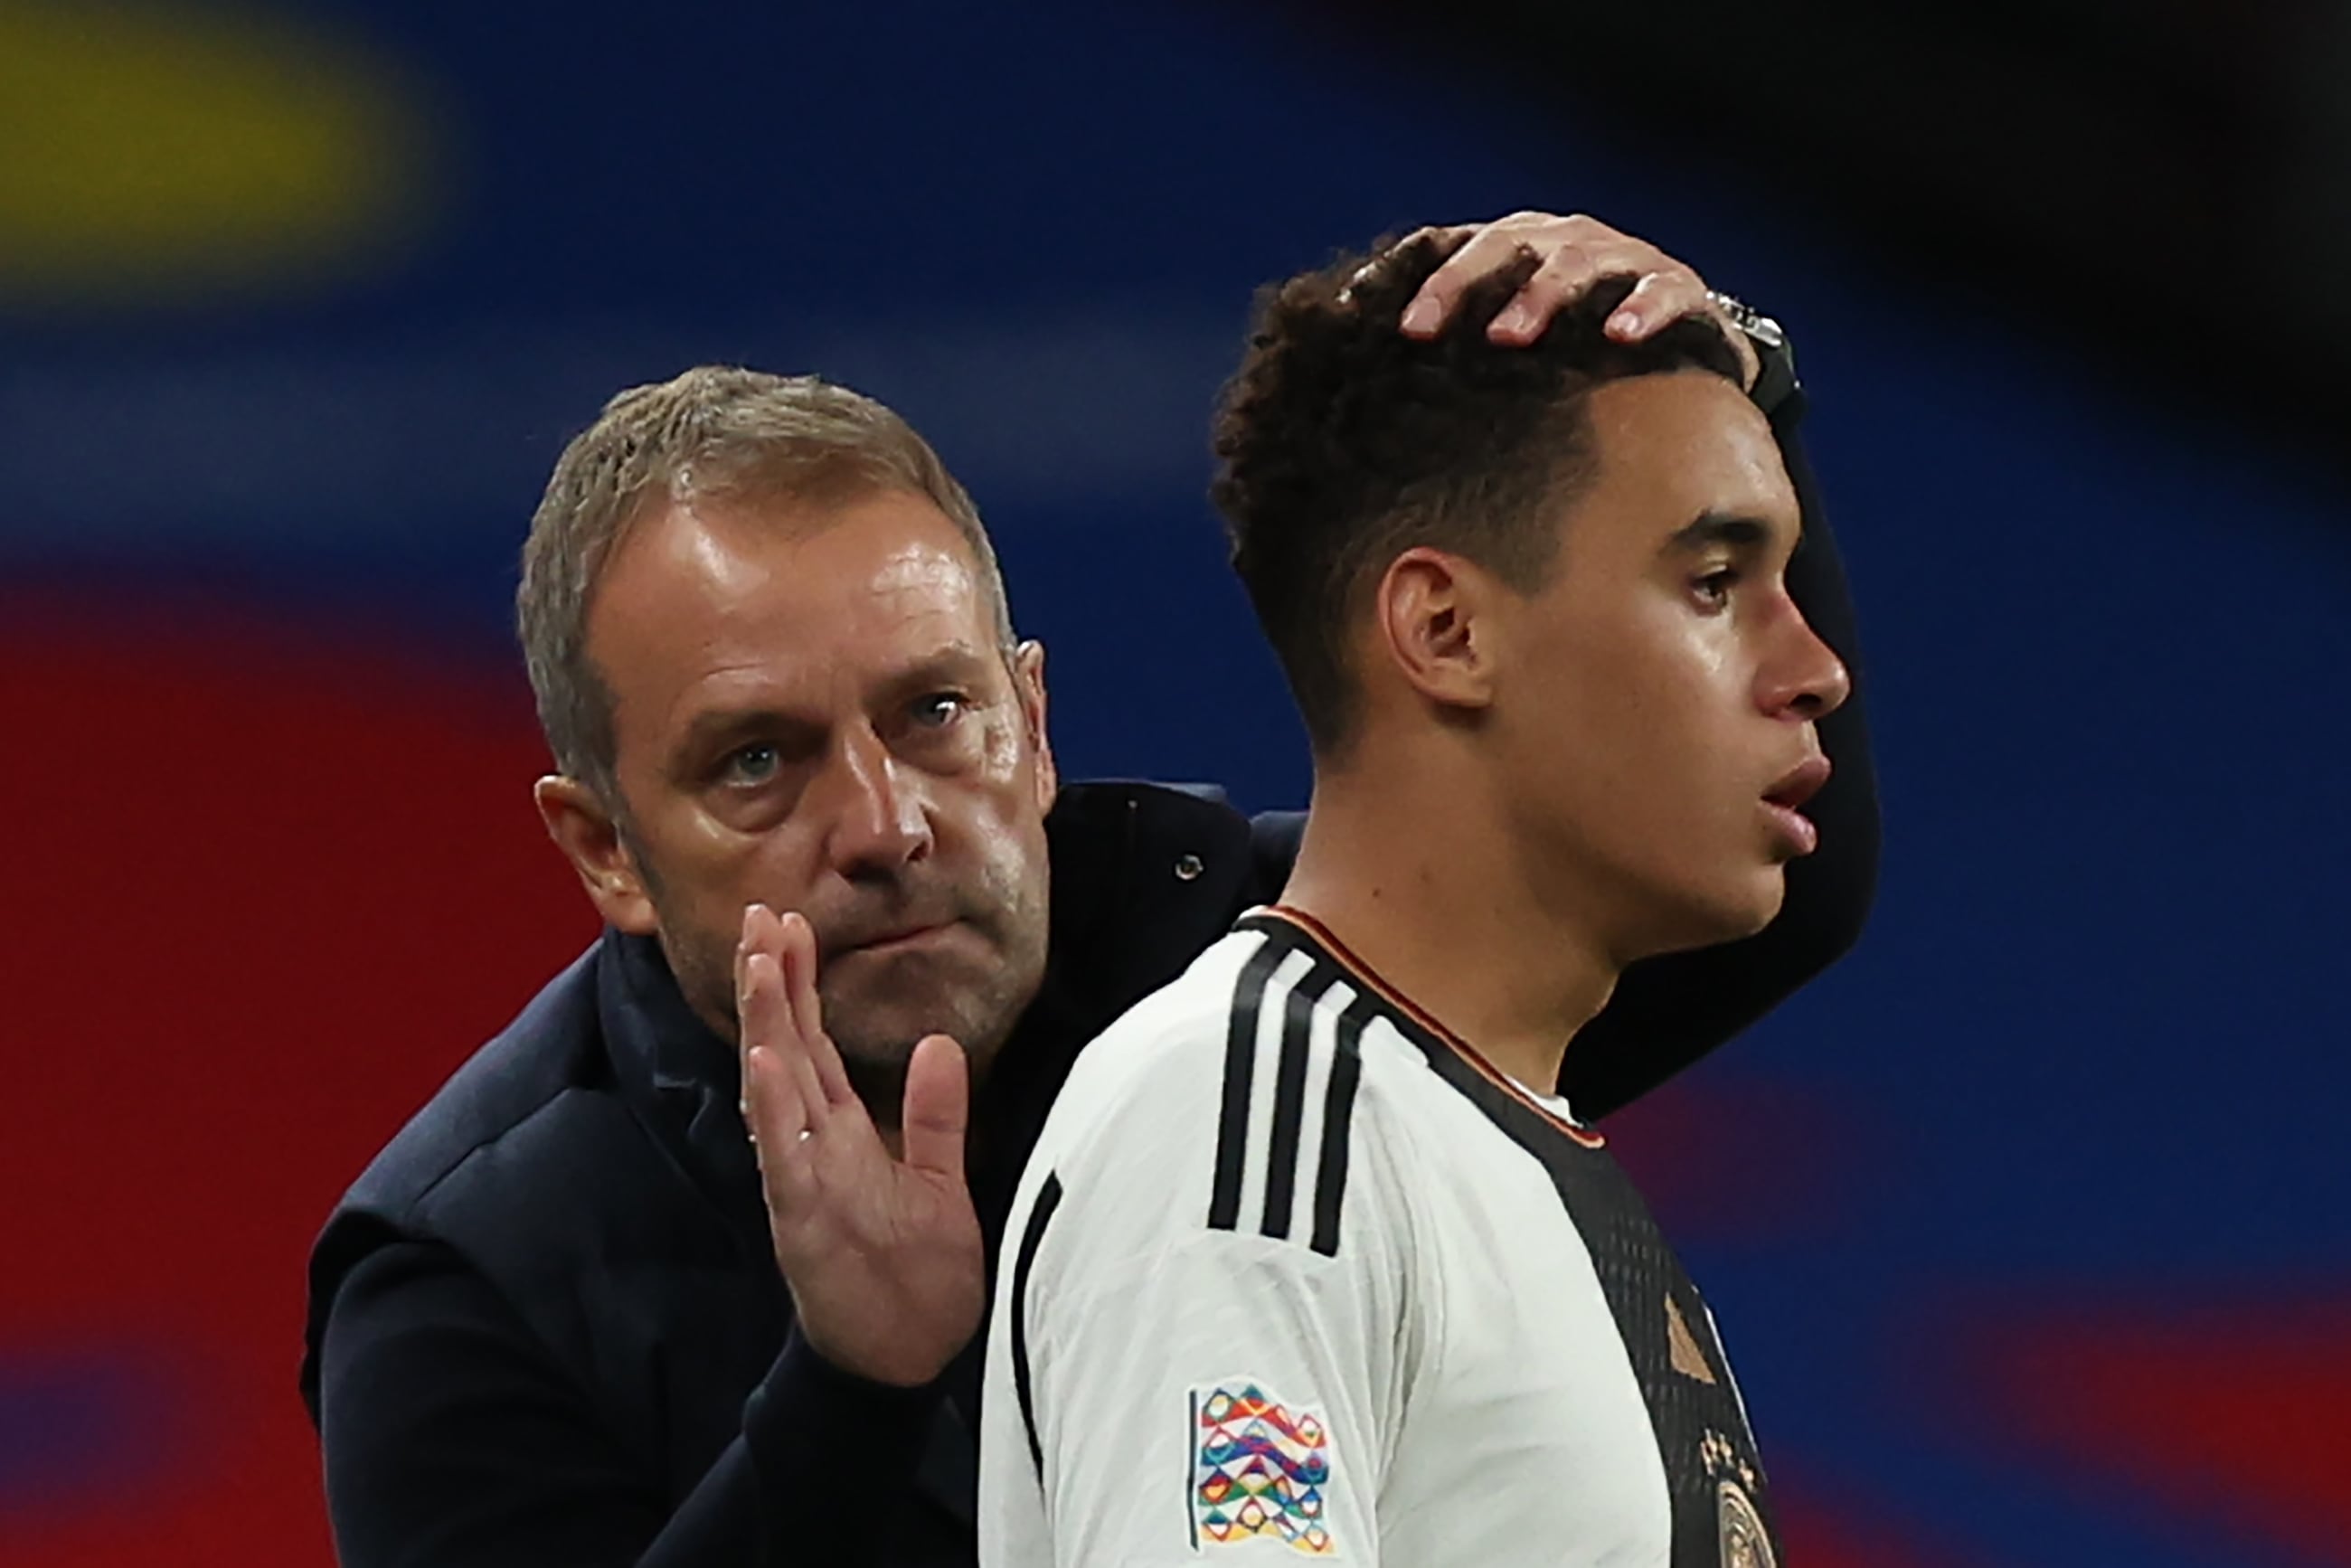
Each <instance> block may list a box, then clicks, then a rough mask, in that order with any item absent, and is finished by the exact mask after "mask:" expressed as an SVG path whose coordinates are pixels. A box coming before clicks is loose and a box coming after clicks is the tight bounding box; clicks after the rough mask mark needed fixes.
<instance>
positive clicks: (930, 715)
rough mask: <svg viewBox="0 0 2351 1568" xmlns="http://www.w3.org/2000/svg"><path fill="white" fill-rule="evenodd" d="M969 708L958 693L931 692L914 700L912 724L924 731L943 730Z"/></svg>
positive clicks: (968, 704) (962, 696)
mask: <svg viewBox="0 0 2351 1568" xmlns="http://www.w3.org/2000/svg"><path fill="white" fill-rule="evenodd" d="M970 706H971V704H970V703H969V702H968V701H967V700H966V698H965V697H964V695H963V694H962V693H960V692H933V693H931V694H930V695H928V696H925V697H921V698H918V699H916V701H915V703H914V722H915V723H916V724H918V725H920V726H922V727H924V728H925V729H945V728H946V727H947V726H949V725H951V724H953V723H954V722H955V721H956V719H959V718H961V717H962V716H964V714H965V712H966V711H967V709H968V708H969V707H970Z"/></svg>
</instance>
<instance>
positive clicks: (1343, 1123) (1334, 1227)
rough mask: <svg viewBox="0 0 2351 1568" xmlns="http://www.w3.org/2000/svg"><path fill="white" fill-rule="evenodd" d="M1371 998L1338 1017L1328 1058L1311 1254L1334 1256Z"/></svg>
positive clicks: (1357, 1002) (1359, 1000)
mask: <svg viewBox="0 0 2351 1568" xmlns="http://www.w3.org/2000/svg"><path fill="white" fill-rule="evenodd" d="M1373 1012H1374V1007H1373V1003H1372V999H1371V998H1370V997H1368V996H1358V997H1357V998H1355V999H1354V1000H1353V1002H1351V1003H1349V1004H1348V1007H1347V1010H1346V1011H1345V1012H1343V1013H1342V1014H1340V1015H1339V1030H1338V1040H1336V1042H1335V1044H1336V1046H1337V1049H1336V1050H1335V1051H1332V1055H1331V1082H1330V1087H1329V1088H1328V1089H1327V1090H1326V1091H1325V1092H1324V1093H1323V1097H1322V1161H1321V1163H1320V1164H1319V1165H1318V1166H1316V1167H1315V1172H1314V1239H1313V1242H1312V1246H1313V1248H1314V1250H1315V1251H1317V1252H1320V1253H1322V1256H1324V1257H1325V1258H1335V1257H1337V1256H1338V1255H1339V1206H1340V1203H1341V1202H1342V1201H1343V1199H1344V1198H1345V1197H1346V1195H1347V1124H1348V1123H1349V1122H1351V1121H1352V1120H1353V1118H1354V1114H1355V1084H1356V1082H1357V1081H1358V1080H1360V1079H1361V1078H1362V1077H1363V1073H1364V1059H1363V1056H1362V1054H1361V1052H1362V1049H1363V1038H1364V1025H1365V1024H1366V1023H1368V1022H1370V1021H1371V1019H1372V1015H1373Z"/></svg>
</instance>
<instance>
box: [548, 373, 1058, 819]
mask: <svg viewBox="0 0 2351 1568" xmlns="http://www.w3.org/2000/svg"><path fill="white" fill-rule="evenodd" d="M874 490H900V491H905V492H908V493H910V494H914V495H918V496H922V497H926V498H928V499H929V500H930V501H931V502H932V503H933V504H934V505H935V506H936V507H938V508H939V510H940V511H942V512H944V513H946V515H947V517H949V518H950V519H951V520H952V521H953V522H954V523H955V525H956V528H957V529H958V530H959V531H960V532H961V533H962V535H963V537H964V539H965V542H966V543H967V544H968V545H969V546H970V547H971V553H972V557H973V559H974V560H975V562H976V563H977V567H978V570H979V576H980V580H981V584H982V588H983V591H985V592H986V593H987V597H988V599H989V600H990V601H991V608H992V609H993V611H994V619H995V622H996V634H997V637H998V640H999V642H1000V643H1002V644H1003V645H1004V646H1005V647H1006V648H1007V649H1009V648H1010V647H1011V645H1012V617H1011V610H1010V607H1009V605H1008V602H1007V601H1006V598H1005V593H1004V579H1003V575H1002V573H1001V572H1000V571H999V570H998V567H997V564H996V551H995V549H994V547H993V546H991V545H990V544H989V543H988V539H987V529H986V528H983V527H982V526H981V524H980V520H979V512H978V510H977V508H976V507H973V505H972V504H971V497H969V496H968V495H967V494H965V492H964V487H963V486H961V485H959V484H957V483H956V479H955V476H953V475H951V474H949V473H948V472H947V470H946V465H945V464H943V463H941V462H940V461H939V456H938V454H937V453H935V452H934V451H932V450H931V448H930V444H928V443H927V442H925V440H924V439H923V438H922V437H921V436H920V435H918V434H915V433H914V427H913V426H912V425H910V424H908V423H906V422H905V421H904V419H901V418H900V417H899V416H898V415H897V414H896V413H893V412H892V411H891V410H890V409H888V408H885V407H883V405H882V404H881V403H878V402H874V401H873V400H872V398H869V397H865V396H862V395H861V394H859V393H857V392H851V391H850V390H849V389H848V388H846V387H841V386H835V385H833V384H832V383H831V382H826V381H823V380H821V379H820V378H819V377H816V376H776V375H768V374H766V373H764V372H762V371H747V370H741V369H737V368H736V367H733V366H725V365H698V366H696V367H695V369H693V370H690V371H686V372H685V373H684V375H681V376H678V377H676V378H674V380H671V381H666V382H661V383H659V384H658V385H653V386H641V387H631V388H630V389H629V390H628V391H626V392H622V393H620V394H619V395H618V396H616V397H614V398H613V399H612V400H611V402H608V403H606V404H605V405H604V412H603V413H602V414H601V415H600V416H598V418H597V420H596V423H593V424H591V425H590V426H589V427H588V428H587V429H586V430H584V431H582V432H581V433H580V434H579V435H578V436H576V437H574V438H573V440H572V442H571V444H569V446H566V447H565V448H564V449H563V455H562V456H561V457H559V458H558V459H557V460H556V464H555V472H554V474H553V475H552V476H549V479H548V482H547V494H546V496H545V497H542V498H541V499H540V501H539V503H538V512H537V513H536V514H535V515H534V516H533V517H532V518H531V521H530V538H529V539H528V541H527V542H526V543H525V544H524V546H523V551H522V584H521V587H520V588H519V589H517V591H516V594H515V612H516V613H515V619H516V623H517V629H518V631H519V632H520V634H521V638H522V651H523V662H524V664H526V665H527V666H528V669H529V672H530V685H531V691H532V693H533V695H535V696H536V697H537V699H538V722H539V727H541V728H542V729H544V730H545V731H546V733H547V744H548V747H549V750H551V751H552V752H553V753H554V754H555V765H556V767H557V768H559V770H560V771H562V772H563V773H565V774H567V775H568V776H569V777H571V778H573V779H579V780H580V781H581V782H583V783H585V784H588V785H589V786H590V787H591V788H592V789H595V790H596V791H597V793H598V794H599V795H601V797H602V798H603V799H604V800H605V801H606V802H607V803H608V804H609V805H611V806H612V807H614V808H615V809H616V810H617V809H618V808H619V807H620V805H621V801H620V799H619V794H618V791H617V789H615V788H614V784H613V777H612V774H613V764H614V758H613V740H612V698H611V688H610V687H608V686H607V685H605V683H604V680H603V677H602V674H601V672H599V671H598V670H597V668H596V666H595V664H594V663H593V662H592V661H591V660H590V658H589V656H588V611H589V606H590V601H592V600H593V599H594V597H595V592H596V583H597V580H598V579H599V578H600V577H601V575H602V573H603V570H604V565H605V563H606V562H607V561H608V560H610V559H611V555H612V552H613V550H614V549H618V548H619V546H620V544H621V541H622V539H623V538H626V537H627V535H628V531H629V529H630V528H632V527H633V526H634V525H635V524H636V523H637V522H638V521H639V520H641V519H642V518H643V517H647V516H650V515H652V514H653V513H655V512H657V511H659V510H661V509H662V508H664V507H670V506H682V505H688V504H691V503H692V502H694V501H695V500H698V499H702V498H705V497H706V498H713V499H727V498H740V497H746V496H755V497H762V498H766V497H784V498H799V499H808V500H823V501H829V500H836V499H848V498H850V497H853V496H855V495H857V494H859V493H861V492H871V491H874Z"/></svg>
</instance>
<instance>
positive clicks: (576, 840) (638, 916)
mask: <svg viewBox="0 0 2351 1568" xmlns="http://www.w3.org/2000/svg"><path fill="white" fill-rule="evenodd" d="M530 798H531V800H533V801H534V802H536V803H537V805H538V816H539V821H543V822H545V823H546V824H547V835H548V837H549V838H551V839H553V840H554V841H555V842H556V846H557V847H558V848H559V849H560V850H562V852H563V853H564V856H565V858H566V859H568V860H569V861H570V862H571V869H572V870H574V871H576V872H578V873H580V885H581V886H583V887H585V888H586V889H587V890H588V901H589V902H590V903H591V904H594V905H595V906H596V913H597V914H598V915H602V916H603V917H604V924H605V925H610V926H611V927H612V928H613V929H614V930H616V931H625V932H627V933H629V934H630V935H631V936H652V935H653V933H654V932H655V930H656V929H658V926H659V922H658V921H657V920H656V919H655V917H654V915H653V899H652V898H651V897H649V896H648V895H647V894H646V893H645V880H644V874H643V873H642V872H641V871H639V870H638V869H637V859H636V856H635V855H633V854H632V853H631V852H630V851H629V846H628V843H627V841H626V840H624V839H623V838H622V834H621V828H620V824H619V823H618V822H616V821H613V820H612V813H611V810H608V809H607V808H606V806H605V804H604V802H603V800H601V798H599V797H598V795H597V793H596V791H595V790H593V789H590V788H589V787H588V786H587V785H585V784H582V783H581V782H580V780H578V779H566V778H564V777H563V776H561V775H560V774H553V773H550V774H549V775H548V776H547V777H546V778H544V779H540V780H539V781H538V783H536V784H534V785H532V786H531V790H530Z"/></svg>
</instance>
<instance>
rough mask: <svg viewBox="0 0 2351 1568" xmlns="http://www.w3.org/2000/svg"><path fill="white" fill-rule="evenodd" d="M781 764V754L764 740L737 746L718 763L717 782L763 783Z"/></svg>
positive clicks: (772, 776)
mask: <svg viewBox="0 0 2351 1568" xmlns="http://www.w3.org/2000/svg"><path fill="white" fill-rule="evenodd" d="M782 766H783V756H782V754H781V753H780V752H778V751H777V749H776V748H775V747H772V746H769V745H768V744H767V743H766V742H765V741H754V742H753V743H752V744H751V745H749V746H738V747H736V748H735V749H734V750H732V751H730V752H728V753H727V754H726V757H725V758H723V759H722V760H721V761H720V762H719V764H718V778H719V782H721V783H723V784H737V785H755V784H765V783H766V782H768V780H769V779H773V778H774V777H775V776H776V770H777V769H778V768H780V767H782Z"/></svg>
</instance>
